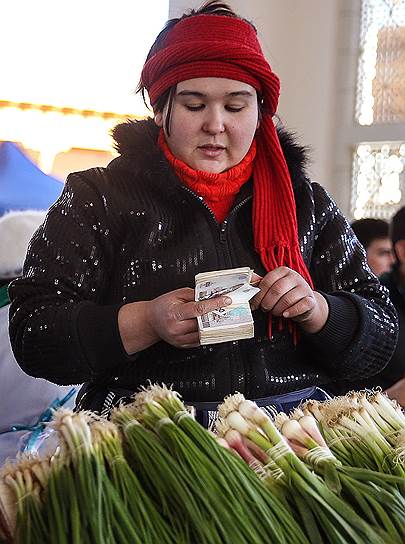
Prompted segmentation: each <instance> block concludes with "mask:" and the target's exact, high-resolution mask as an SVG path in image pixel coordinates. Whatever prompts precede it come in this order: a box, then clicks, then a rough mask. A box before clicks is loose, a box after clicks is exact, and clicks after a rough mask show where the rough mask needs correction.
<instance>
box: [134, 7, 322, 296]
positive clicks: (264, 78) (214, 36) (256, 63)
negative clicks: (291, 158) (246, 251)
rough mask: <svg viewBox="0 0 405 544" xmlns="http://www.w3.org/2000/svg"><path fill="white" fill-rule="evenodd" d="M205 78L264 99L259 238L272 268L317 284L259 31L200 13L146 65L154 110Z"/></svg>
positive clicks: (274, 80) (256, 220)
mask: <svg viewBox="0 0 405 544" xmlns="http://www.w3.org/2000/svg"><path fill="white" fill-rule="evenodd" d="M199 77H221V78H228V79H233V80H237V81H243V82H244V83H248V84H249V85H251V86H252V87H254V88H255V89H256V91H257V92H258V94H259V96H260V97H261V98H262V99H263V105H264V110H265V113H264V115H263V117H262V119H261V122H260V127H259V129H258V131H257V134H256V142H257V153H256V159H255V163H254V168H253V180H254V183H253V188H254V189H253V191H254V198H253V234H254V243H255V249H256V251H257V252H258V253H259V255H260V257H261V260H262V262H263V265H264V266H265V268H266V270H268V271H270V270H273V269H274V268H276V267H278V266H281V265H283V266H288V267H290V268H292V269H294V270H296V271H297V272H299V273H300V274H301V275H302V276H303V277H304V278H305V279H306V280H307V282H308V283H309V284H310V285H311V286H312V285H313V284H312V279H311V277H310V274H309V272H308V269H307V267H306V266H305V263H304V261H303V259H302V255H301V252H300V248H299V243H298V233H297V218H296V208H295V200H294V193H293V189H292V185H291V179H290V175H289V172H288V167H287V164H286V161H285V158H284V154H283V152H282V149H281V146H280V142H279V139H278V136H277V132H276V129H275V127H274V124H273V120H272V116H273V114H274V113H275V112H276V109H277V104H278V97H279V91H280V82H279V79H278V77H277V76H276V74H275V73H274V72H273V71H272V69H271V67H270V65H269V63H268V62H267V61H266V59H265V58H264V55H263V52H262V50H261V47H260V44H259V42H258V39H257V35H256V31H255V29H254V28H253V27H252V26H251V25H250V24H249V23H247V22H246V21H243V20H241V19H237V18H233V17H229V16H221V15H195V16H191V17H188V18H185V19H182V20H181V21H179V22H178V23H177V24H176V25H175V26H174V27H173V28H172V29H171V30H170V31H169V32H168V34H167V35H166V37H165V39H164V41H163V45H162V48H161V49H160V50H159V51H158V52H157V53H156V54H155V55H153V56H152V57H151V58H150V59H149V60H148V61H147V62H146V63H145V66H144V68H143V71H142V76H141V82H142V84H143V86H144V87H145V88H146V89H147V91H148V94H149V97H150V102H151V104H152V106H153V105H154V104H155V103H156V100H157V99H158V98H159V96H161V95H162V94H163V93H164V92H165V91H166V90H168V89H169V88H170V87H171V86H173V85H176V84H177V83H179V82H180V81H185V80H188V79H193V78H199Z"/></svg>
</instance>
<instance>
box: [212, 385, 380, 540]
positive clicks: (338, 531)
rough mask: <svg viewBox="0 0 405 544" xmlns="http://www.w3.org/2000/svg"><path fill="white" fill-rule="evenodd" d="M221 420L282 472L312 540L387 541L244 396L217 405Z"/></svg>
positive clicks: (290, 498)
mask: <svg viewBox="0 0 405 544" xmlns="http://www.w3.org/2000/svg"><path fill="white" fill-rule="evenodd" d="M219 417H220V420H222V421H223V420H225V421H226V423H227V424H228V425H229V426H230V427H231V428H233V429H235V430H237V431H238V432H239V433H241V434H242V435H243V436H244V437H246V438H248V439H249V440H251V441H252V442H254V443H255V444H256V445H257V446H259V447H260V448H261V449H262V450H264V451H265V452H266V453H267V454H268V455H269V456H270V457H271V458H272V459H273V461H274V462H275V463H276V464H277V465H278V466H279V467H280V468H281V470H282V471H283V474H284V475H283V477H284V479H285V482H286V485H288V488H289V491H290V493H289V500H290V501H291V502H293V501H294V503H295V507H296V509H297V511H298V512H299V514H300V516H301V519H302V522H303V524H304V527H305V529H306V531H307V536H308V538H309V539H310V541H311V542H312V543H322V542H325V540H327V542H330V543H335V542H336V543H338V542H339V543H341V542H347V543H349V542H350V543H353V544H355V543H356V544H357V542H359V540H360V541H361V540H364V541H368V542H370V543H373V544H374V543H383V542H388V541H389V540H388V537H389V535H388V534H387V533H386V531H384V530H383V529H376V528H373V527H370V526H369V524H368V523H367V522H366V521H365V520H364V519H363V517H362V516H360V515H359V514H358V513H357V512H356V511H355V510H354V508H352V506H351V505H350V504H348V503H347V502H346V501H345V500H344V499H343V498H342V497H340V496H338V495H336V494H335V493H334V492H333V491H331V489H329V487H328V486H327V485H326V483H325V482H324V480H323V479H322V478H321V477H320V476H319V475H317V474H316V473H314V472H313V471H311V470H310V469H309V467H308V466H307V465H306V464H305V463H304V462H303V461H301V460H300V459H299V458H298V456H297V455H296V454H295V453H294V452H293V450H292V449H291V448H290V446H289V445H288V443H287V442H286V440H285V439H284V438H283V436H282V435H281V433H280V432H279V431H278V430H277V428H276V427H275V425H274V424H273V422H272V420H271V419H270V418H269V417H268V416H267V415H266V414H265V413H264V411H263V410H261V409H260V408H258V406H257V405H256V404H255V403H253V402H251V401H247V400H246V399H245V398H244V397H243V395H240V394H237V395H232V396H230V397H228V398H227V399H225V401H224V403H223V404H222V405H221V406H220V408H219Z"/></svg>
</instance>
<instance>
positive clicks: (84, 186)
mask: <svg viewBox="0 0 405 544" xmlns="http://www.w3.org/2000/svg"><path fill="white" fill-rule="evenodd" d="M139 90H140V91H141V92H142V93H148V95H149V99H150V103H151V105H152V108H153V118H149V119H147V120H142V121H131V120H129V121H128V122H127V123H124V124H121V125H119V126H117V127H116V128H115V130H114V137H115V140H116V147H117V150H118V152H119V156H118V157H117V158H116V159H114V160H113V161H112V162H111V163H110V164H109V165H108V167H107V168H94V169H91V170H87V171H84V172H76V173H73V174H71V175H70V176H69V177H68V179H67V181H66V185H65V189H64V191H63V193H62V195H61V197H60V198H59V199H58V201H57V202H56V204H55V205H54V206H52V208H51V210H50V212H49V214H48V216H47V220H46V222H45V223H44V225H43V226H42V227H41V229H40V230H39V231H37V233H36V234H35V236H34V238H33V240H32V242H31V245H30V249H29V252H28V257H27V260H26V263H25V266H24V274H23V277H21V278H18V279H17V280H15V281H14V282H13V284H12V287H11V289H10V296H11V299H12V310H11V319H10V334H11V338H12V344H13V349H14V353H15V354H16V357H17V359H18V361H19V364H20V365H21V366H22V368H23V369H25V370H26V371H27V372H29V373H31V374H33V375H35V376H42V377H46V378H48V379H49V380H52V381H55V382H56V383H60V384H68V383H77V382H78V381H86V382H87V383H86V385H85V386H84V387H83V389H82V391H81V394H80V400H79V404H78V406H79V407H80V408H84V409H90V410H95V411H98V412H100V413H101V414H102V415H108V414H109V412H110V410H111V408H112V407H113V406H114V404H117V403H119V402H121V401H126V400H128V401H130V399H131V396H132V395H133V393H134V392H135V391H137V390H138V388H139V387H140V386H142V385H145V384H147V382H148V380H150V381H152V382H160V383H161V382H164V383H166V384H168V385H172V386H173V388H174V389H175V390H176V391H178V392H179V393H180V394H181V395H182V397H183V399H184V401H185V402H186V403H187V404H191V405H193V406H194V407H196V410H197V418H198V420H199V421H201V422H202V423H203V424H204V425H208V426H209V425H210V421H211V420H212V417H215V416H213V415H212V414H215V411H216V408H217V405H218V403H219V402H221V401H222V399H223V398H224V397H225V396H226V395H229V394H230V393H233V392H234V391H235V390H237V391H240V392H241V393H243V394H245V396H247V397H249V398H250V399H252V400H254V401H256V402H257V403H259V405H260V406H276V407H277V408H278V409H284V410H286V411H289V409H291V408H292V407H293V406H294V405H296V404H298V403H299V402H300V401H301V400H303V399H306V398H315V399H318V400H322V399H324V398H325V393H324V392H323V391H322V389H321V388H322V387H326V386H327V385H328V384H330V383H333V382H334V381H335V380H337V379H339V378H340V377H341V376H342V375H345V376H347V377H348V379H353V380H356V379H359V378H364V377H367V376H370V375H372V374H375V373H376V372H379V371H380V370H381V369H382V368H383V367H384V366H385V364H386V363H387V361H388V360H389V358H390V357H391V354H392V352H393V350H394V347H395V342H396V337H397V322H396V314H395V310H394V308H393V306H392V304H391V303H390V301H389V299H388V297H387V295H386V292H385V289H383V288H382V287H381V285H380V283H379V281H378V279H377V278H376V277H375V276H374V275H372V274H370V271H369V268H368V267H367V265H366V260H365V255H364V251H363V249H362V248H361V246H360V244H359V242H358V241H357V240H356V239H355V237H354V236H353V232H352V230H351V229H350V227H349V225H348V223H347V221H346V219H345V218H344V217H343V215H342V214H341V212H340V211H339V209H338V208H337V206H336V204H335V202H334V201H333V200H332V199H331V197H330V196H329V194H328V193H327V191H325V189H324V188H323V187H322V186H320V185H319V184H318V183H312V182H311V181H310V180H309V179H308V175H307V173H306V171H305V164H306V162H307V157H306V152H305V148H303V147H302V146H300V145H299V144H297V142H296V141H295V140H294V137H293V136H292V134H290V133H288V132H287V131H286V130H285V129H284V128H283V127H282V126H276V123H275V122H276V120H277V117H276V111H277V105H278V98H279V90H280V82H279V78H278V77H277V75H276V74H275V73H274V72H273V70H272V69H271V67H270V65H269V64H268V62H267V60H266V59H265V57H264V55H263V52H262V49H261V46H260V43H259V41H258V38H257V33H256V29H255V28H254V26H253V25H252V24H251V23H249V22H248V21H246V20H245V19H242V18H241V17H239V16H237V15H236V14H235V13H234V12H233V11H232V10H231V8H230V7H229V6H227V5H226V4H224V3H221V2H215V1H214V2H208V3H206V4H205V5H204V6H202V7H201V8H200V9H199V10H196V11H194V10H192V11H191V12H190V13H187V14H184V15H183V16H182V17H181V18H179V19H172V20H170V21H168V22H167V24H166V26H165V27H164V29H163V30H162V31H161V32H160V34H159V35H158V36H157V38H156V40H155V42H154V44H153V46H152V48H151V50H150V52H149V54H148V57H147V60H146V62H145V65H144V67H143V70H142V74H141V81H140V85H139ZM240 266H248V267H250V268H251V269H254V270H255V272H256V273H257V276H256V277H255V280H257V282H258V287H259V289H260V292H259V293H257V294H256V295H255V297H254V298H253V299H251V308H252V310H253V317H254V328H255V333H254V337H253V338H250V339H246V340H243V341H231V342H224V343H220V344H213V345H200V340H199V334H198V324H197V319H196V318H197V316H200V315H203V314H207V313H209V312H212V311H215V310H217V309H219V308H224V307H227V306H228V305H229V304H230V302H231V301H230V300H229V297H224V296H218V297H215V298H212V299H209V300H203V301H198V302H195V300H194V297H195V293H194V286H195V275H196V274H198V273H200V272H207V271H214V270H221V269H228V268H234V267H240Z"/></svg>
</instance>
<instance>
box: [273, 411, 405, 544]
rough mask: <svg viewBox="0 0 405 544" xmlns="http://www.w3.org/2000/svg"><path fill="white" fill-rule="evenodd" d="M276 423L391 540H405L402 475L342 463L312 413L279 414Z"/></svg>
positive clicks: (330, 484) (311, 463)
mask: <svg viewBox="0 0 405 544" xmlns="http://www.w3.org/2000/svg"><path fill="white" fill-rule="evenodd" d="M275 423H276V425H277V424H278V426H279V427H280V430H281V433H282V434H283V436H284V437H285V438H286V439H287V441H288V443H289V444H290V446H291V448H292V449H293V451H294V452H295V453H296V454H297V455H298V456H299V457H300V458H301V459H303V460H304V461H305V462H306V463H307V464H308V465H309V466H311V467H312V468H313V469H314V471H315V472H317V473H318V474H320V475H321V476H322V477H323V479H324V480H325V483H326V484H327V485H328V487H329V488H330V489H331V490H332V491H333V492H335V493H336V494H338V495H341V496H342V497H343V498H344V499H345V500H346V501H347V502H348V503H349V504H351V505H352V506H353V507H354V508H355V509H356V511H357V512H359V513H361V515H362V516H363V517H364V519H366V520H367V521H368V522H369V523H370V525H372V526H374V527H375V529H376V530H378V528H379V527H382V528H383V529H384V530H385V531H386V533H387V535H389V542H392V543H394V542H396V543H398V544H400V543H402V542H404V541H405V500H404V498H403V497H402V496H401V495H400V494H399V493H398V491H397V489H396V484H398V483H402V482H401V480H402V479H401V478H399V477H396V476H391V475H385V474H381V473H379V472H374V471H370V470H364V469H359V468H353V467H346V466H344V465H342V463H341V462H340V461H338V460H337V459H336V457H335V456H334V455H333V454H332V452H331V451H330V450H329V448H328V446H327V445H326V443H325V441H324V439H323V437H322V435H321V433H320V432H319V429H318V426H317V423H316V420H315V418H313V417H312V416H309V415H306V416H305V415H304V416H302V417H300V418H299V419H298V420H297V419H291V420H290V419H289V418H288V417H287V416H286V415H285V414H279V415H278V416H277V417H276V421H275Z"/></svg>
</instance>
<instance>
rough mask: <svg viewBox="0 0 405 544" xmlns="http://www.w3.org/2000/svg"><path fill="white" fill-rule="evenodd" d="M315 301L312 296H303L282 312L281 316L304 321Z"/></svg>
mask: <svg viewBox="0 0 405 544" xmlns="http://www.w3.org/2000/svg"><path fill="white" fill-rule="evenodd" d="M315 305H316V301H315V299H314V297H312V296H309V295H308V296H305V297H303V298H302V299H301V300H299V301H298V302H297V303H296V304H294V305H293V306H291V307H290V308H288V309H287V310H285V311H284V312H283V317H285V318H289V319H294V320H295V321H298V322H301V321H305V320H306V319H307V318H308V316H309V315H310V314H311V312H312V310H313V309H314V308H315Z"/></svg>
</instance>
